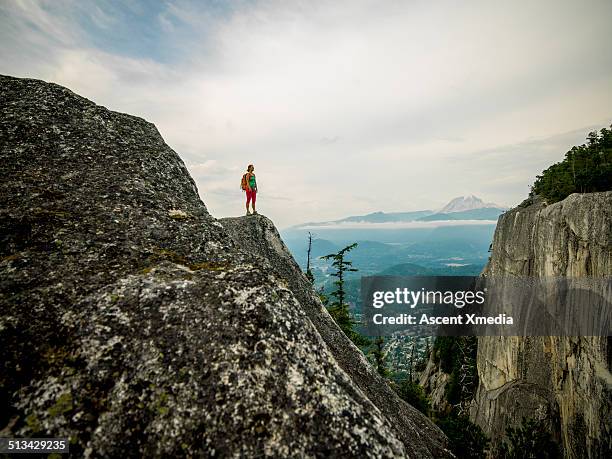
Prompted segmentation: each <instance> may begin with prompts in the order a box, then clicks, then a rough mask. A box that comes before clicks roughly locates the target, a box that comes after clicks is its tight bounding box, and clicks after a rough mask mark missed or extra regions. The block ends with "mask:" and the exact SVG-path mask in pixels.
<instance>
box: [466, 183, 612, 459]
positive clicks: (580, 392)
mask: <svg viewBox="0 0 612 459" xmlns="http://www.w3.org/2000/svg"><path fill="white" fill-rule="evenodd" d="M484 275H485V276H537V277H545V276H571V277H581V276H610V275H612V192H605V193H591V194H573V195H571V196H569V197H567V198H566V199H565V200H563V201H561V202H558V203H555V204H552V205H549V206H545V205H544V204H543V203H542V202H535V203H531V205H527V206H523V207H521V206H519V207H517V208H515V209H513V210H511V211H509V212H507V213H506V214H504V215H502V216H501V217H500V219H499V221H498V224H497V229H496V231H495V236H494V240H493V250H492V256H491V259H490V261H489V263H488V265H487V267H486V268H485V271H484ZM610 346H611V342H610V340H609V339H608V338H605V337H603V338H600V337H529V338H520V337H481V338H479V340H478V358H477V362H478V374H479V381H480V383H479V387H478V390H477V393H476V397H475V400H474V403H473V406H472V411H471V417H472V419H473V420H474V422H476V423H478V424H479V425H480V426H481V427H482V428H483V429H484V430H485V432H487V433H488V434H489V435H491V436H492V438H493V441H494V443H495V442H497V441H499V439H500V437H501V436H502V435H503V434H504V430H505V428H506V427H507V426H510V425H517V424H520V422H521V420H522V418H523V416H525V417H530V418H536V419H539V420H540V421H541V422H543V423H545V424H547V425H548V427H549V429H550V430H551V431H552V432H553V433H554V435H556V436H557V439H558V440H559V442H560V443H561V444H562V445H563V449H564V455H565V457H570V458H578V457H609V453H610V451H612V436H611V434H612V432H611V430H612V425H611V423H610V420H611V405H612V401H611V398H610V395H611V389H612V376H611V374H610V365H611V362H610V358H611V357H610V355H611V354H610V353H611V349H610Z"/></svg>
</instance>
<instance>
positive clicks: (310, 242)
mask: <svg viewBox="0 0 612 459" xmlns="http://www.w3.org/2000/svg"><path fill="white" fill-rule="evenodd" d="M311 252H312V233H311V232H310V231H308V253H307V257H306V277H307V278H308V280H309V281H310V283H311V284H314V281H315V279H314V274H313V273H312V269H310V254H311Z"/></svg>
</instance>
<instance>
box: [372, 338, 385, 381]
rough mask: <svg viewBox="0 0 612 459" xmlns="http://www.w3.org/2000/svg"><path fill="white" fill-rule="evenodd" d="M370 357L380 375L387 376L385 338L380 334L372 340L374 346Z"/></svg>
mask: <svg viewBox="0 0 612 459" xmlns="http://www.w3.org/2000/svg"><path fill="white" fill-rule="evenodd" d="M372 357H373V358H374V363H375V365H376V371H378V374H379V375H381V376H388V375H389V370H387V364H386V355H385V340H384V338H383V337H382V336H378V337H377V338H376V339H375V340H374V348H373V349H372Z"/></svg>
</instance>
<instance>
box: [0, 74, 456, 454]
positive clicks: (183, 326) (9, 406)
mask: <svg viewBox="0 0 612 459" xmlns="http://www.w3.org/2000/svg"><path fill="white" fill-rule="evenodd" d="M0 158H1V161H2V165H3V167H2V168H0V175H1V181H0V202H1V206H0V365H1V368H0V430H1V434H2V435H3V436H9V437H11V436H29V437H36V436H40V437H47V436H57V437H63V436H65V437H69V438H70V449H71V454H72V455H73V456H75V457H77V456H78V457H80V456H85V457H142V456H147V457H159V456H173V457H174V456H221V457H227V456H240V457H258V456H264V455H267V456H274V457H288V456H292V457H305V456H310V457H312V456H316V457H326V456H344V457H402V456H408V455H414V456H418V457H435V456H438V452H441V453H443V452H444V449H443V446H442V445H443V443H444V441H445V437H444V436H443V435H442V434H441V433H440V432H439V431H437V430H436V429H435V428H433V427H432V425H431V424H430V423H429V422H428V421H427V420H425V419H424V418H422V417H418V416H415V415H414V410H413V409H411V408H410V407H408V406H407V405H405V404H403V405H402V406H401V407H400V408H398V409H397V410H395V411H393V410H392V409H391V408H385V403H388V404H392V403H397V398H396V397H395V398H394V397H393V396H392V393H391V392H390V391H389V390H388V388H387V387H386V385H384V383H382V382H381V381H380V380H377V379H375V378H371V373H372V372H371V370H370V369H369V368H368V367H367V364H366V363H365V362H364V361H363V357H362V356H361V355H360V354H359V352H358V351H357V350H356V349H348V348H347V349H345V350H344V351H343V350H342V349H341V350H340V351H339V350H338V349H337V348H336V347H334V342H333V340H330V339H329V337H328V336H326V335H325V334H324V332H322V331H321V330H322V329H321V328H320V327H321V325H320V324H316V323H315V322H316V314H315V315H313V311H312V310H309V309H308V306H305V305H304V304H303V298H304V295H306V296H307V294H308V292H303V291H300V290H296V289H295V285H297V284H295V282H289V281H287V280H286V279H284V278H282V276H280V273H279V272H277V271H274V270H270V268H269V266H270V263H273V260H264V259H262V258H261V257H258V256H255V255H253V254H250V253H248V252H245V251H244V250H242V249H241V247H239V246H238V245H237V244H236V242H235V240H234V238H233V237H231V236H230V235H229V234H228V231H226V229H225V228H224V226H222V225H221V224H220V223H219V222H218V221H217V220H215V219H214V218H213V217H212V216H210V215H209V213H208V212H207V210H206V207H205V206H204V204H203V203H202V201H201V200H200V198H199V196H198V191H197V189H196V186H195V183H194V181H193V180H192V179H191V177H190V176H189V173H188V172H187V169H186V167H185V165H184V164H183V162H182V161H181V159H180V158H179V157H178V155H177V154H176V153H175V152H174V151H173V150H172V149H171V148H169V147H168V146H167V145H166V144H165V143H164V141H163V139H162V137H161V136H160V134H159V133H158V132H157V129H156V128H155V126H153V125H152V124H150V123H148V122H146V121H144V120H142V119H140V118H137V117H134V116H130V115H125V114H120V113H115V112H112V111H109V110H107V109H105V108H104V107H100V106H97V105H95V104H94V103H92V102H90V101H88V100H87V99H84V98H82V97H80V96H78V95H76V94H74V93H72V92H71V91H69V90H68V89H66V88H63V87H61V86H58V85H54V84H49V83H45V82H41V81H37V80H29V79H17V78H11V77H5V76H0ZM255 221H256V220H254V222H255ZM289 261H290V260H289ZM319 312H320V313H321V315H322V316H323V317H324V318H323V319H321V320H320V322H321V323H325V324H326V325H325V327H328V328H329V330H330V332H329V334H330V335H333V336H335V337H336V338H334V339H338V340H341V338H339V336H340V335H339V333H340V331H339V330H338V329H337V328H335V325H334V324H333V323H329V320H328V318H327V316H325V314H324V311H319ZM313 324H314V325H313ZM350 359H356V363H355V364H354V367H355V369H354V370H350V368H349V367H350ZM360 359H361V360H360ZM347 368H349V369H348V370H347ZM360 373H363V375H364V379H357V376H359V374H360ZM367 378H370V379H367ZM367 381H370V382H371V383H372V386H371V387H370V386H368V384H366V382H367ZM387 397H389V400H388V401H387V402H385V398H387ZM394 412H397V413H399V414H400V415H401V413H403V412H405V413H409V415H410V418H404V417H401V416H399V417H400V419H399V421H398V419H394V418H393V417H392V415H391V414H392V413H394ZM406 416H408V415H406ZM406 419H413V420H414V421H413V422H411V423H409V422H408V421H407V420H406ZM421 429H422V430H421ZM411 453H414V454H411Z"/></svg>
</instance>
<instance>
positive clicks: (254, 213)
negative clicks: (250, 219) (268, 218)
mask: <svg viewBox="0 0 612 459" xmlns="http://www.w3.org/2000/svg"><path fill="white" fill-rule="evenodd" d="M251 215H259V214H258V213H257V212H255V211H253V213H252V214H251Z"/></svg>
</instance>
